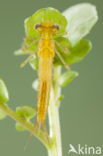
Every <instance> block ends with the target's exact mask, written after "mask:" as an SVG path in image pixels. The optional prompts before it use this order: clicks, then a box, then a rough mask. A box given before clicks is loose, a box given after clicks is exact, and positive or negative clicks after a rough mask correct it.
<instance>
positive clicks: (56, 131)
mask: <svg viewBox="0 0 103 156" xmlns="http://www.w3.org/2000/svg"><path fill="white" fill-rule="evenodd" d="M60 74H61V67H59V66H58V67H55V69H54V87H53V88H52V91H51V99H50V105H49V125H50V137H51V138H52V139H53V142H54V144H53V146H52V147H51V148H49V151H48V155H49V156H62V146H61V132H60V120H59V105H60V101H59V100H58V98H59V97H60V94H61V88H60V87H59V84H58V79H59V76H60Z"/></svg>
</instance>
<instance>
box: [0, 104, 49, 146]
mask: <svg viewBox="0 0 103 156" xmlns="http://www.w3.org/2000/svg"><path fill="white" fill-rule="evenodd" d="M0 109H1V110H2V111H4V112H5V113H6V114H7V115H8V116H10V117H11V118H12V119H14V120H15V121H16V122H18V123H20V124H21V125H22V126H23V127H24V128H26V129H27V130H28V131H29V132H30V133H31V134H33V135H34V136H36V137H37V138H38V139H39V140H40V141H41V142H42V143H43V144H44V145H45V146H46V148H47V149H48V148H49V147H50V145H49V143H48V141H47V139H46V137H45V134H44V132H43V131H41V130H39V129H36V130H35V131H33V128H34V125H33V123H31V122H27V121H26V120H25V119H24V118H21V117H19V116H18V115H17V114H16V113H15V112H14V111H13V110H12V109H10V108H9V107H8V106H5V105H4V104H2V103H0Z"/></svg>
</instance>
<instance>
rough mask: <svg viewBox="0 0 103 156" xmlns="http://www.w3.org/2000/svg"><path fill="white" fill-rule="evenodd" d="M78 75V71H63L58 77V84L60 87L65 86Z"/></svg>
mask: <svg viewBox="0 0 103 156" xmlns="http://www.w3.org/2000/svg"><path fill="white" fill-rule="evenodd" d="M77 76H78V73H77V72H75V71H71V70H70V71H67V72H65V73H63V74H62V75H61V76H60V77H59V85H60V86H61V87H64V86H66V85H67V84H69V83H70V82H71V81H72V80H73V79H74V78H75V77H77Z"/></svg>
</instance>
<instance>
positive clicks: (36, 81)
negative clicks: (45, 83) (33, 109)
mask: <svg viewBox="0 0 103 156" xmlns="http://www.w3.org/2000/svg"><path fill="white" fill-rule="evenodd" d="M32 88H33V89H34V90H36V91H37V89H38V79H36V80H35V81H34V82H33V84H32Z"/></svg>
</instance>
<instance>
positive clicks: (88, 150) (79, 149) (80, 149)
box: [68, 144, 102, 155]
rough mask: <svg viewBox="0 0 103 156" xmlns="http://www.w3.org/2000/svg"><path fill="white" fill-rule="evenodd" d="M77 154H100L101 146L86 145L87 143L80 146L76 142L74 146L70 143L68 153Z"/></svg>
mask: <svg viewBox="0 0 103 156" xmlns="http://www.w3.org/2000/svg"><path fill="white" fill-rule="evenodd" d="M71 153H74V154H78V155H82V154H83V155H84V154H90V155H94V154H97V155H101V154H102V148H101V147H100V146H95V147H94V146H88V145H86V144H85V145H84V146H81V145H80V144H78V145H77V146H76V147H74V146H73V145H72V144H69V151H68V154H71Z"/></svg>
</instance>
